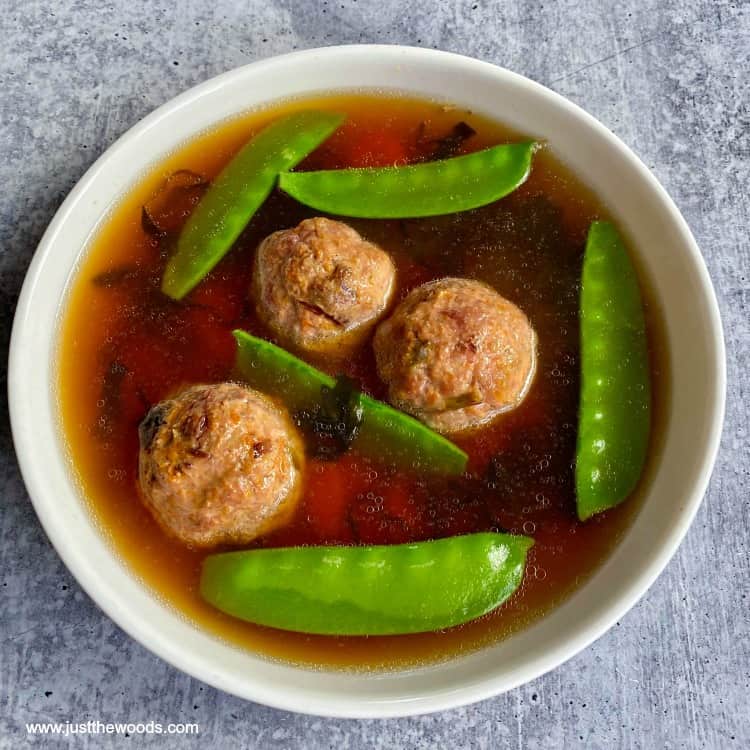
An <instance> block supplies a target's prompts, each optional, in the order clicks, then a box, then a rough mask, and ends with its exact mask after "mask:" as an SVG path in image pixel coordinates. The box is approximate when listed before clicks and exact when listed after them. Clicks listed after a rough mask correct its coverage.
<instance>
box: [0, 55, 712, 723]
mask: <svg viewBox="0 0 750 750" xmlns="http://www.w3.org/2000/svg"><path fill="white" fill-rule="evenodd" d="M373 54H374V55H378V56H380V57H383V58H388V59H391V60H392V61H394V62H395V61H398V62H408V61H409V60H419V61H420V62H422V63H425V62H426V63H428V64H432V65H438V66H449V67H455V68H460V69H462V70H464V71H465V72H466V75H469V76H471V75H473V74H477V73H479V72H481V73H483V74H485V75H488V74H491V75H493V76H496V77H497V78H498V80H499V81H501V80H504V81H505V82H511V83H513V84H514V85H516V86H522V87H524V88H526V89H527V90H528V91H530V92H531V93H533V95H535V96H537V97H540V98H542V99H544V100H546V103H547V104H548V105H549V106H551V107H554V108H558V109H562V110H564V111H565V112H566V113H567V114H569V115H571V116H572V117H573V118H575V119H578V120H582V121H584V122H585V123H586V124H587V126H588V127H591V128H593V129H594V130H596V131H598V134H599V136H601V137H602V138H603V139H604V140H605V141H606V143H607V146H608V147H609V148H612V149H615V150H616V151H618V152H619V153H620V155H621V156H623V157H624V158H625V159H626V160H627V161H628V162H630V164H631V165H632V166H633V167H634V168H635V169H636V170H637V171H638V174H639V178H640V179H641V180H643V181H644V182H645V183H646V184H647V186H648V187H649V188H650V190H651V191H653V192H654V193H655V194H656V195H657V196H658V197H659V198H660V200H661V205H662V208H663V209H664V210H665V211H667V213H668V214H669V218H670V219H671V220H672V222H674V224H675V226H676V227H677V228H678V231H679V233H680V240H681V243H682V245H683V246H684V249H685V251H686V252H687V253H688V255H689V258H690V260H691V261H692V263H693V265H694V267H695V269H694V270H695V271H696V272H697V274H698V278H699V281H700V287H701V292H702V293H703V294H704V296H705V302H706V304H707V308H708V315H709V319H708V325H709V327H710V330H711V334H712V343H713V345H714V354H715V361H714V362H713V365H714V367H715V373H716V379H715V382H714V383H713V388H712V389H711V397H712V398H713V404H714V409H713V412H712V414H713V418H712V422H711V425H710V429H709V431H708V434H707V435H706V437H705V449H704V451H703V454H702V456H703V458H702V462H701V464H700V467H699V469H698V471H697V477H698V478H697V480H696V481H695V484H694V486H693V491H692V493H691V494H690V497H688V498H685V501H684V505H683V507H682V510H681V514H680V517H679V522H678V523H677V524H675V526H674V528H672V530H671V533H670V535H669V536H668V538H667V539H666V540H665V542H664V543H663V544H662V546H661V547H660V548H658V549H656V550H654V551H653V552H652V554H651V556H650V559H649V561H648V563H647V564H646V565H644V566H642V567H641V569H640V570H639V571H638V574H637V575H634V576H633V578H632V580H631V581H630V582H629V585H628V587H627V589H626V590H625V591H624V593H622V594H621V595H620V596H619V598H618V599H616V600H615V601H612V602H610V603H609V605H608V607H607V608H606V610H605V611H603V612H600V613H598V614H597V615H596V616H591V615H589V617H588V619H587V620H586V621H585V626H584V627H582V628H581V630H580V631H579V632H578V633H577V635H576V636H575V637H572V638H569V639H568V640H567V641H566V642H564V643H562V644H559V643H558V644H553V647H552V648H549V649H548V650H546V651H544V652H543V653H541V654H538V655H536V656H535V657H533V658H530V661H529V663H528V664H527V665H526V667H525V669H519V670H516V672H514V673H511V674H510V675H494V676H493V677H489V678H484V679H481V680H478V681H476V682H469V683H467V684H464V685H462V686H460V687H456V688H455V689H451V690H445V691H444V692H442V693H439V694H432V695H429V696H427V697H426V698H424V699H420V698H415V699H413V700H404V699H402V698H401V699H398V698H393V699H383V700H379V701H370V702H366V703H365V702H362V701H360V700H358V699H357V698H356V696H355V697H353V698H352V697H350V696H348V695H345V694H344V695H342V696H339V697H338V700H335V699H332V698H331V697H330V696H328V695H325V694H324V695H322V696H315V695H311V694H310V692H309V691H307V692H306V691H305V690H304V689H293V688H291V687H290V686H287V687H286V689H284V690H278V689H277V688H276V687H274V686H271V687H266V686H264V685H261V684H257V682H256V683H255V684H249V685H248V684H247V683H246V684H243V685H241V686H238V685H237V684H236V682H233V681H232V680H231V679H228V677H227V676H226V675H223V674H222V673H221V672H220V671H219V670H217V669H212V668H211V665H210V664H206V663H205V662H204V661H202V660H201V658H200V657H196V656H195V655H194V654H188V653H186V652H185V649H184V648H183V647H181V646H180V645H179V644H174V643H170V642H167V641H166V640H165V639H164V638H162V639H159V638H157V637H155V633H154V631H153V629H152V628H150V627H149V626H148V624H147V623H145V622H144V621H143V618H140V619H139V617H138V616H133V615H130V614H129V613H128V612H127V610H125V609H117V608H115V607H114V605H113V601H112V599H111V598H110V597H109V596H108V594H107V592H106V591H105V589H104V588H103V580H99V576H98V573H96V572H94V571H92V570H91V568H90V566H88V567H87V566H86V565H84V564H82V563H81V560H80V559H79V558H78V557H76V556H75V555H73V554H72V548H71V544H70V541H69V540H68V539H66V538H65V536H64V535H63V533H62V529H60V528H58V527H57V526H56V525H55V524H54V523H53V520H52V519H51V518H50V517H48V516H47V515H46V513H45V509H44V506H43V503H42V502H41V497H42V495H43V494H45V493H46V490H45V489H44V487H43V486H42V484H41V482H40V472H43V468H44V467H42V466H40V465H39V461H38V459H37V457H36V455H35V453H34V451H33V450H30V448H31V447H32V444H33V425H31V424H28V423H27V419H26V416H25V414H24V411H23V404H22V401H23V399H22V398H21V396H20V394H21V393H22V391H23V388H24V385H25V383H24V380H25V375H26V373H27V372H28V368H29V367H31V366H33V362H31V361H29V357H28V356H27V351H26V347H25V342H26V341H27V339H28V337H29V336H33V333H34V328H33V321H34V309H33V308H32V302H33V298H34V292H35V288H36V286H37V284H38V281H39V278H40V275H41V273H42V271H43V269H44V264H45V261H46V260H47V258H48V256H49V255H50V253H51V252H52V250H53V248H54V243H55V239H56V237H57V235H58V233H59V232H60V231H61V229H62V228H63V227H64V226H65V224H66V222H67V221H68V217H69V215H70V213H71V211H72V209H73V207H74V206H75V205H76V203H77V201H78V200H79V198H80V197H81V195H82V194H83V193H84V191H85V190H86V189H87V187H88V186H89V185H90V183H92V182H93V181H94V180H95V179H96V177H97V175H98V173H99V171H100V169H101V167H102V165H103V164H104V163H105V162H107V161H108V160H110V159H111V158H112V157H113V156H114V155H115V154H116V153H118V152H119V151H120V150H122V149H123V148H125V146H126V144H128V143H129V142H130V141H133V140H135V139H137V138H138V137H139V136H140V135H141V133H142V132H144V131H145V130H147V129H148V128H149V127H150V126H151V125H152V124H154V123H156V122H157V121H159V120H160V119H161V118H164V117H167V116H170V115H171V114H172V113H174V112H175V110H178V109H179V108H180V107H182V106H183V105H187V104H189V103H191V102H193V101H195V100H197V99H200V98H201V97H202V96H204V95H205V94H207V93H209V92H212V91H214V90H216V89H217V88H222V87H224V86H225V85H227V84H228V83H229V82H231V81H234V80H235V79H238V78H242V77H243V76H244V75H246V74H247V73H248V71H249V70H251V69H252V71H253V73H254V74H258V73H260V72H263V71H264V70H265V71H270V70H272V69H273V68H274V67H275V66H277V65H278V64H280V63H285V62H290V61H294V62H297V63H300V62H303V63H304V62H308V61H309V62H311V63H313V62H314V61H315V60H319V59H320V58H321V56H323V57H326V58H330V57H333V58H335V57H342V56H343V57H346V56H347V55H351V56H357V55H373ZM312 91H313V89H312V88H311V89H310V92H311V93H312ZM238 111H239V110H238ZM79 258H80V256H79ZM77 262H78V260H77V261H76V263H75V264H74V266H73V268H72V269H69V270H70V271H75V268H76V267H77ZM55 304H56V305H57V309H58V312H59V309H60V307H59V305H60V303H59V302H56V303H55ZM725 359H726V355H725V347H724V338H723V330H722V325H721V319H720V313H719V307H718V303H717V300H716V295H715V291H714V289H713V286H712V283H711V280H710V277H709V274H708V270H707V268H706V265H705V262H704V260H703V257H702V255H701V253H700V250H699V249H698V246H697V244H696V241H695V239H694V238H693V235H692V233H691V232H690V229H689V228H688V226H687V223H686V222H685V220H684V218H683V217H682V215H681V213H680V212H679V210H678V208H677V207H676V205H675V204H674V202H673V201H672V199H671V198H670V197H669V195H668V194H667V192H666V190H665V189H664V188H663V187H662V185H661V184H660V183H659V182H658V180H657V179H656V177H655V176H654V175H653V174H652V173H651V172H650V170H649V169H648V168H647V167H646V166H645V165H644V164H643V162H641V161H640V159H639V158H638V157H637V156H636V155H635V153H633V151H632V150H631V149H630V148H629V147H628V146H626V145H625V144H624V143H623V142H622V141H621V140H620V139H619V138H618V137H617V136H615V135H614V134H613V133H612V132H611V131H610V130H608V129H607V128H606V127H605V126H604V125H603V124H601V123H600V122H599V121H598V120H597V119H596V118H594V117H593V116H592V115H589V114H588V113H587V112H585V110H583V109H582V108H580V107H579V106H578V105H576V104H574V103H572V102H571V101H569V100H568V99H566V98H564V97H563V96H562V95H560V94H558V93H556V92H554V91H552V90H550V89H548V88H546V87H545V86H543V85H542V84H540V83H537V82H535V81H532V80H530V79H528V78H526V77H524V76H521V75H519V74H517V73H514V72H511V71H509V70H507V69H504V68H501V67H499V66H496V65H494V64H492V63H488V62H484V61H481V60H477V59H475V58H471V57H467V56H464V55H458V54H455V53H450V52H443V51H439V50H428V49H424V48H420V47H408V46H401V45H367V44H358V45H338V46H332V47H324V48H313V49H308V50H302V51H297V52H292V53H288V54H284V55H278V56H274V57H271V58H266V59H263V60H259V61H256V62H252V63H249V64H248V65H244V66H241V67H239V68H235V69H233V70H230V71H227V72H225V73H223V74H221V75H218V76H216V77H214V78H211V79H209V80H207V81H205V82H203V83H201V84H199V85H197V86H194V87H192V88H190V89H188V90H187V91H185V92H183V93H182V94H180V95H178V96H177V97H175V98H173V99H171V100H170V101H168V102H166V103H165V104H163V105H161V106H160V107H158V108H157V109H156V110H154V111H153V112H151V113H150V114H149V115H147V116H146V117H145V118H143V119H142V120H140V121H139V122H138V123H136V124H135V125H134V126H133V127H131V128H130V129H128V130H127V131H126V132H125V133H124V134H123V135H122V136H120V138H118V139H117V140H116V141H115V142H114V143H113V144H112V145H111V146H110V147H109V148H108V149H107V150H106V151H105V152H104V153H103V154H102V155H101V156H99V158H98V159H97V160H96V161H95V162H94V163H93V164H92V165H91V166H90V167H89V169H88V170H87V171H86V172H85V174H84V175H83V176H82V177H81V179H80V180H79V181H78V183H77V184H76V185H75V187H74V188H73V189H72V190H71V191H70V193H69V194H68V196H67V197H66V198H65V200H64V201H63V203H62V204H61V206H60V207H59V209H58V210H57V212H56V214H55V216H54V218H53V219H52V221H51V222H50V224H49V226H48V228H47V230H46V231H45V233H44V235H43V237H42V239H41V240H40V242H39V245H38V247H37V249H36V251H35V254H34V257H33V259H32V261H31V263H30V266H29V268H28V271H27V274H26V278H25V280H24V284H23V287H22V290H21V293H20V296H19V298H18V303H17V307H16V313H15V317H14V322H13V328H12V333H11V340H10V347H9V361H8V405H9V412H10V421H11V429H12V435H13V441H14V445H15V449H16V455H17V458H18V463H19V466H20V469H21V473H22V476H23V479H24V482H25V485H26V488H27V491H28V494H29V496H30V498H31V500H32V503H33V505H34V508H35V510H36V513H37V516H38V518H39V520H40V522H41V524H42V527H43V528H44V530H45V532H46V534H47V536H48V538H49V539H50V541H51V543H52V545H53V547H54V548H55V550H56V551H57V553H58V554H59V555H60V557H61V559H62V560H63V562H64V563H65V565H66V566H67V567H68V569H69V570H70V571H71V573H72V574H73V575H74V576H75V578H76V580H77V581H78V583H79V584H80V585H81V587H82V588H83V589H84V590H85V591H86V592H87V593H88V595H89V596H90V597H91V598H92V599H93V600H94V602H95V603H96V604H97V605H98V606H99V607H100V608H101V609H102V610H103V611H104V612H105V613H106V614H107V616H108V617H110V618H111V619H112V620H113V621H114V622H115V623H116V624H117V625H118V626H119V627H121V628H122V629H123V630H125V632H127V633H128V635H130V636H131V637H132V638H134V639H135V640H136V641H137V642H139V643H140V644H141V645H143V646H144V647H146V648H147V649H148V650H150V651H152V652H153V653H155V654H156V655H157V656H159V657H160V658H162V659H164V660H165V661H167V662H168V663H170V664H172V665H173V666H175V667H177V668H178V669H180V670H182V671H184V672H186V673H188V674H190V675H191V676H193V677H195V678H197V679H199V680H201V681H203V682H206V683H208V684H211V685H212V686H214V687H217V688H219V689H221V690H224V691H226V692H228V693H232V694H234V695H237V696H239V697H242V698H245V699H250V700H253V701H257V702H259V703H262V704H265V705H268V706H271V707H274V708H280V709H286V710H291V711H296V712H301V713H309V714H314V715H322V716H330V717H339V718H386V717H396V716H409V715H414V714H418V713H428V712H432V711H438V710H444V709H449V708H454V707H458V706H462V705H466V704H468V703H473V702H476V701H479V700H482V699H485V698H489V697H492V696H494V695H497V694H499V693H501V692H505V691H507V690H510V689H513V688H515V687H517V686H519V685H521V684H523V683H525V682H528V681H530V680H532V679H535V678H537V677H539V676H541V675H543V674H545V673H546V672H548V671H550V670H552V669H554V668H555V667H557V666H559V665H560V664H562V663H564V662H565V661H567V660H568V659H570V658H572V657H573V656H575V655H576V654H578V653H579V652H580V651H581V650H583V649H584V648H585V647H586V646H588V645H589V644H590V643H592V642H593V641H594V640H596V639H597V638H599V637H600V636H601V635H603V634H604V633H605V632H606V631H607V630H609V628H610V627H612V626H613V625H614V624H615V622H616V621H617V620H618V619H620V618H621V617H622V616H623V615H624V614H625V613H626V612H627V611H628V610H629V609H630V608H631V607H632V606H633V605H635V604H636V602H637V601H638V600H639V599H640V598H641V597H642V596H643V595H644V594H645V592H646V591H647V590H648V588H649V587H650V586H651V584H652V583H653V582H654V580H655V579H656V578H657V576H658V575H659V574H660V573H661V571H662V570H663V569H664V567H665V566H666V565H667V563H668V562H669V560H670V559H671V557H672V556H673V555H674V553H675V552H676V550H677V548H678V546H679V544H680V542H681V541H682V539H683V537H684V536H685V534H686V532H687V530H688V528H689V526H690V524H691V522H692V520H693V518H694V517H695V514H696V512H697V510H698V508H699V506H700V503H701V501H702V498H703V495H704V493H705V491H706V488H707V486H708V482H709V479H710V475H711V471H712V469H713V465H714V462H715V459H716V455H717V452H718V448H719V443H720V438H721V433H722V427H723V420H724V411H725V395H726V363H725ZM58 458H61V457H60V456H58ZM112 554H113V556H114V553H112ZM291 669H292V671H299V670H300V668H297V667H292V668H291ZM303 669H304V668H303Z"/></svg>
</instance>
